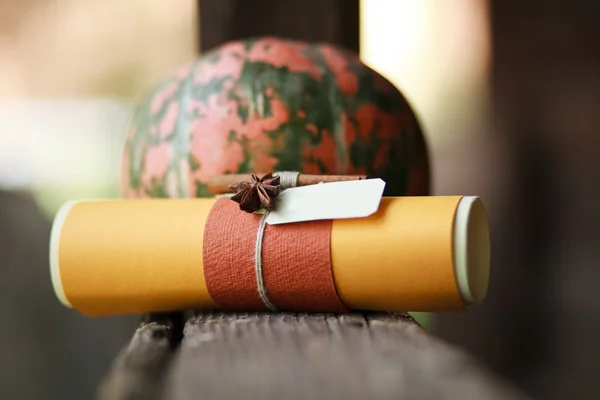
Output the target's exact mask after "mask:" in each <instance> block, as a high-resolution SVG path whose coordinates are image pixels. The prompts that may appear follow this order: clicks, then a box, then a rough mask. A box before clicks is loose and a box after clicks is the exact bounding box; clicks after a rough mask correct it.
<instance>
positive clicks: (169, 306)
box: [50, 196, 490, 316]
mask: <svg viewBox="0 0 600 400" xmlns="http://www.w3.org/2000/svg"><path fill="white" fill-rule="evenodd" d="M218 208H220V211H219V210H217V209H218ZM212 217H215V218H216V219H215V218H212ZM223 218H224V219H225V220H223V221H222V219H223ZM239 218H248V220H247V221H245V222H244V224H245V225H244V226H242V225H241V224H242V223H241V222H240V221H239ZM209 219H213V221H212V222H211V221H209ZM260 220H261V216H260V215H257V214H247V213H243V212H240V211H239V210H238V209H237V204H235V203H233V202H232V201H230V200H228V199H214V198H213V199H177V200H175V199H169V200H167V199H152V200H117V201H86V202H71V203H67V204H65V205H64V206H63V207H62V208H61V209H60V210H59V212H58V214H57V216H56V218H55V221H54V224H53V229H52V236H51V246H50V268H51V275H52V282H53V285H54V290H55V292H56V295H57V297H58V298H59V299H60V301H61V302H62V303H63V304H64V305H65V306H67V307H71V308H74V309H76V310H78V311H80V312H81V313H83V314H86V315H95V316H100V315H115V314H131V313H146V312H161V311H173V310H183V309H192V308H197V309H215V308H232V307H236V308H238V311H244V309H246V308H247V309H248V310H254V309H262V308H261V307H263V304H262V303H261V302H259V301H254V300H256V299H260V297H259V296H258V294H256V293H255V290H256V287H257V286H256V285H257V284H256V281H255V279H254V275H253V272H254V265H255V259H254V255H255V253H254V249H255V247H254V243H255V239H256V230H257V229H258V225H259V223H260ZM220 221H222V223H221V222H220ZM223 224H225V225H223ZM319 224H321V225H319ZM323 224H325V225H323ZM211 226H212V228H211ZM215 226H216V227H217V228H214V227H215ZM315 226H316V228H315ZM207 229H211V231H210V232H207V231H206V230H207ZM266 229H267V230H266V231H265V237H264V243H263V249H262V252H263V253H262V254H263V258H262V269H263V271H264V278H265V283H266V290H267V292H268V293H271V294H272V295H273V296H272V298H271V300H273V302H274V303H275V306H277V307H278V309H281V310H294V311H302V308H303V304H307V306H306V307H308V308H309V309H308V310H305V311H315V310H318V311H334V312H339V311H342V310H344V309H353V310H387V311H400V310H402V311H459V310H463V309H464V308H465V306H468V305H471V304H479V303H480V302H481V301H482V300H483V299H484V297H485V295H486V291H487V282H488V276H489V259H490V243H489V231H488V222H487V217H486V212H485V209H484V206H483V204H482V202H481V200H480V199H479V198H478V197H472V196H448V197H446V196H441V197H384V198H382V199H381V203H380V205H379V208H378V210H377V211H376V212H375V213H374V214H373V215H370V216H368V217H365V218H353V219H335V220H329V221H309V222H298V223H293V224H286V225H273V226H268V227H267V228H266ZM313 229H316V230H313ZM244 232H245V234H251V235H252V237H250V238H249V239H247V240H243V241H239V240H237V239H236V238H235V237H234V236H235V235H241V234H242V233H244ZM311 232H316V233H314V234H313V233H311ZM219 235H229V236H227V237H224V236H219ZM286 235H287V236H286ZM207 238H209V239H207ZM240 238H241V236H240ZM294 238H296V239H294ZM297 238H300V239H297ZM323 240H327V241H328V243H324V242H323ZM290 241H291V242H292V243H290ZM303 241H305V242H303ZM248 246H250V248H248ZM288 246H289V247H288ZM205 247H206V248H205ZM304 250H306V252H312V253H311V254H310V255H309V256H306V254H305V253H306V252H305V251H304ZM290 257H292V258H290ZM294 257H297V258H301V259H302V260H305V261H306V262H305V261H302V262H305V264H302V262H298V263H295V262H291V261H294V260H295V258H294ZM311 257H312V258H311ZM324 257H325V258H324ZM211 260H212V261H211ZM215 260H217V262H215ZM219 260H223V263H220V262H218V261H219ZM290 260H291V261H290ZM310 260H313V261H310ZM314 260H317V261H318V262H315V261H314ZM295 264H298V265H295ZM313 264H318V265H319V267H318V268H319V269H316V267H314V265H313ZM222 265H225V267H222V268H223V269H222V270H218V269H215V268H221V266H222ZM311 265H313V267H311ZM207 268H209V269H210V270H207ZM235 268H240V270H239V271H236V270H235ZM244 268H245V269H244ZM311 268H313V269H311ZM327 268H329V271H327V270H325V269H327ZM249 269H250V270H249ZM315 274H316V275H315ZM310 282H320V287H319V288H317V289H315V288H314V284H313V283H310ZM305 292H310V293H309V294H307V293H305ZM238 295H239V296H241V297H240V298H238ZM244 296H246V297H247V298H248V299H254V300H252V301H251V300H247V301H246V300H245V299H246V297H244ZM242 297H243V298H244V299H241V298H242ZM315 299H316V300H315ZM253 301H254V302H253ZM311 301H312V303H311Z"/></svg>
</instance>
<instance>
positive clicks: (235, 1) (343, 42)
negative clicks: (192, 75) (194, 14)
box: [198, 0, 359, 52]
mask: <svg viewBox="0 0 600 400" xmlns="http://www.w3.org/2000/svg"><path fill="white" fill-rule="evenodd" d="M198 7H199V15H200V17H199V22H200V24H199V31H200V32H199V33H200V49H201V51H203V52H204V51H207V50H210V49H212V48H214V47H216V46H219V45H221V44H223V43H225V42H228V41H231V40H239V39H245V38H249V37H255V36H268V35H274V36H280V37H284V38H289V39H298V40H306V41H312V42H318V41H324V42H329V43H332V44H337V45H340V46H343V47H345V48H347V49H350V50H353V51H355V52H358V43H359V0H198Z"/></svg>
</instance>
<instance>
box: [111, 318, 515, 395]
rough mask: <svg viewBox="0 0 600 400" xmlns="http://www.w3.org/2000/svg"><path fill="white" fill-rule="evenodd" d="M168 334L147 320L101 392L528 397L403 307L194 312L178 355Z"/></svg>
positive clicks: (167, 328)
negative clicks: (315, 311) (328, 311)
mask: <svg viewBox="0 0 600 400" xmlns="http://www.w3.org/2000/svg"><path fill="white" fill-rule="evenodd" d="M171 331H172V329H171V328H169V327H168V325H165V324H164V323H163V324H160V323H157V322H151V323H146V324H143V325H142V327H141V328H140V329H139V330H138V331H137V332H136V334H135V335H134V337H133V339H132V341H131V343H130V345H129V346H128V347H127V348H126V349H125V350H124V351H123V353H122V354H121V356H120V358H119V360H118V361H117V362H116V363H115V365H114V368H113V370H112V371H111V372H110V373H109V375H108V377H107V380H106V381H105V383H104V385H103V387H102V392H101V397H100V398H101V399H136V398H145V399H157V398H164V399H199V398H201V399H342V398H343V399H369V398H373V399H375V398H376V399H461V400H462V399H486V400H493V399H503V400H504V399H524V398H525V397H524V395H522V394H520V393H518V392H517V391H516V390H514V389H512V388H510V387H509V386H507V385H506V384H505V383H503V382H501V381H499V380H497V379H496V378H494V377H492V376H491V375H489V374H488V373H487V371H485V370H484V369H483V368H482V366H480V365H478V364H477V363H476V362H475V361H473V360H472V359H471V358H469V357H468V356H466V355H465V354H463V353H462V352H460V351H458V350H456V349H454V348H452V347H450V346H448V345H446V344H444V343H442V342H441V341H439V340H437V339H435V338H434V337H431V336H430V335H428V334H427V333H426V332H425V331H424V330H423V329H422V328H421V327H420V326H419V325H418V324H417V323H416V322H415V321H414V320H412V318H410V317H409V316H408V315H406V314H401V313H400V314H398V313H397V314H390V313H369V314H357V313H353V314H342V315H333V314H294V313H274V314H268V313H267V314H261V313H249V314H248V313H244V314H242V313H236V314H227V313H220V312H215V313H197V314H196V315H194V316H193V317H192V318H190V319H189V320H188V322H187V324H186V326H185V330H184V338H183V340H182V342H181V344H180V345H179V346H178V348H177V351H176V352H174V353H173V352H171V344H172V343H174V341H171V342H170V341H169V340H168V338H169V335H170V334H171ZM157 332H163V333H160V334H157ZM157 336H158V337H157Z"/></svg>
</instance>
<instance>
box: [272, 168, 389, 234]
mask: <svg viewBox="0 0 600 400" xmlns="http://www.w3.org/2000/svg"><path fill="white" fill-rule="evenodd" d="M384 188H385V182H384V181H383V180H381V179H364V180H357V181H346V182H331V183H320V184H317V185H310V186H301V187H296V188H290V189H287V190H284V191H283V192H281V194H280V195H279V197H277V200H276V201H277V206H276V209H275V210H274V211H271V213H270V214H269V215H268V216H267V221H266V222H267V224H269V225H278V224H288V223H291V222H302V221H316V220H323V219H345V218H364V217H368V216H369V215H371V214H374V213H375V212H377V209H378V208H379V203H380V201H381V197H382V196H383V189H384Z"/></svg>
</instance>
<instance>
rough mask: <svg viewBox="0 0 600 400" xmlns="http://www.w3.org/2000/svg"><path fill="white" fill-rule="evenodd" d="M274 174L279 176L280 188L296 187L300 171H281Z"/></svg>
mask: <svg viewBox="0 0 600 400" xmlns="http://www.w3.org/2000/svg"><path fill="white" fill-rule="evenodd" d="M274 175H277V176H279V185H280V186H281V189H282V190H285V189H289V188H293V187H296V186H297V185H298V176H299V175H300V172H296V171H282V172H275V174H274Z"/></svg>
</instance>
